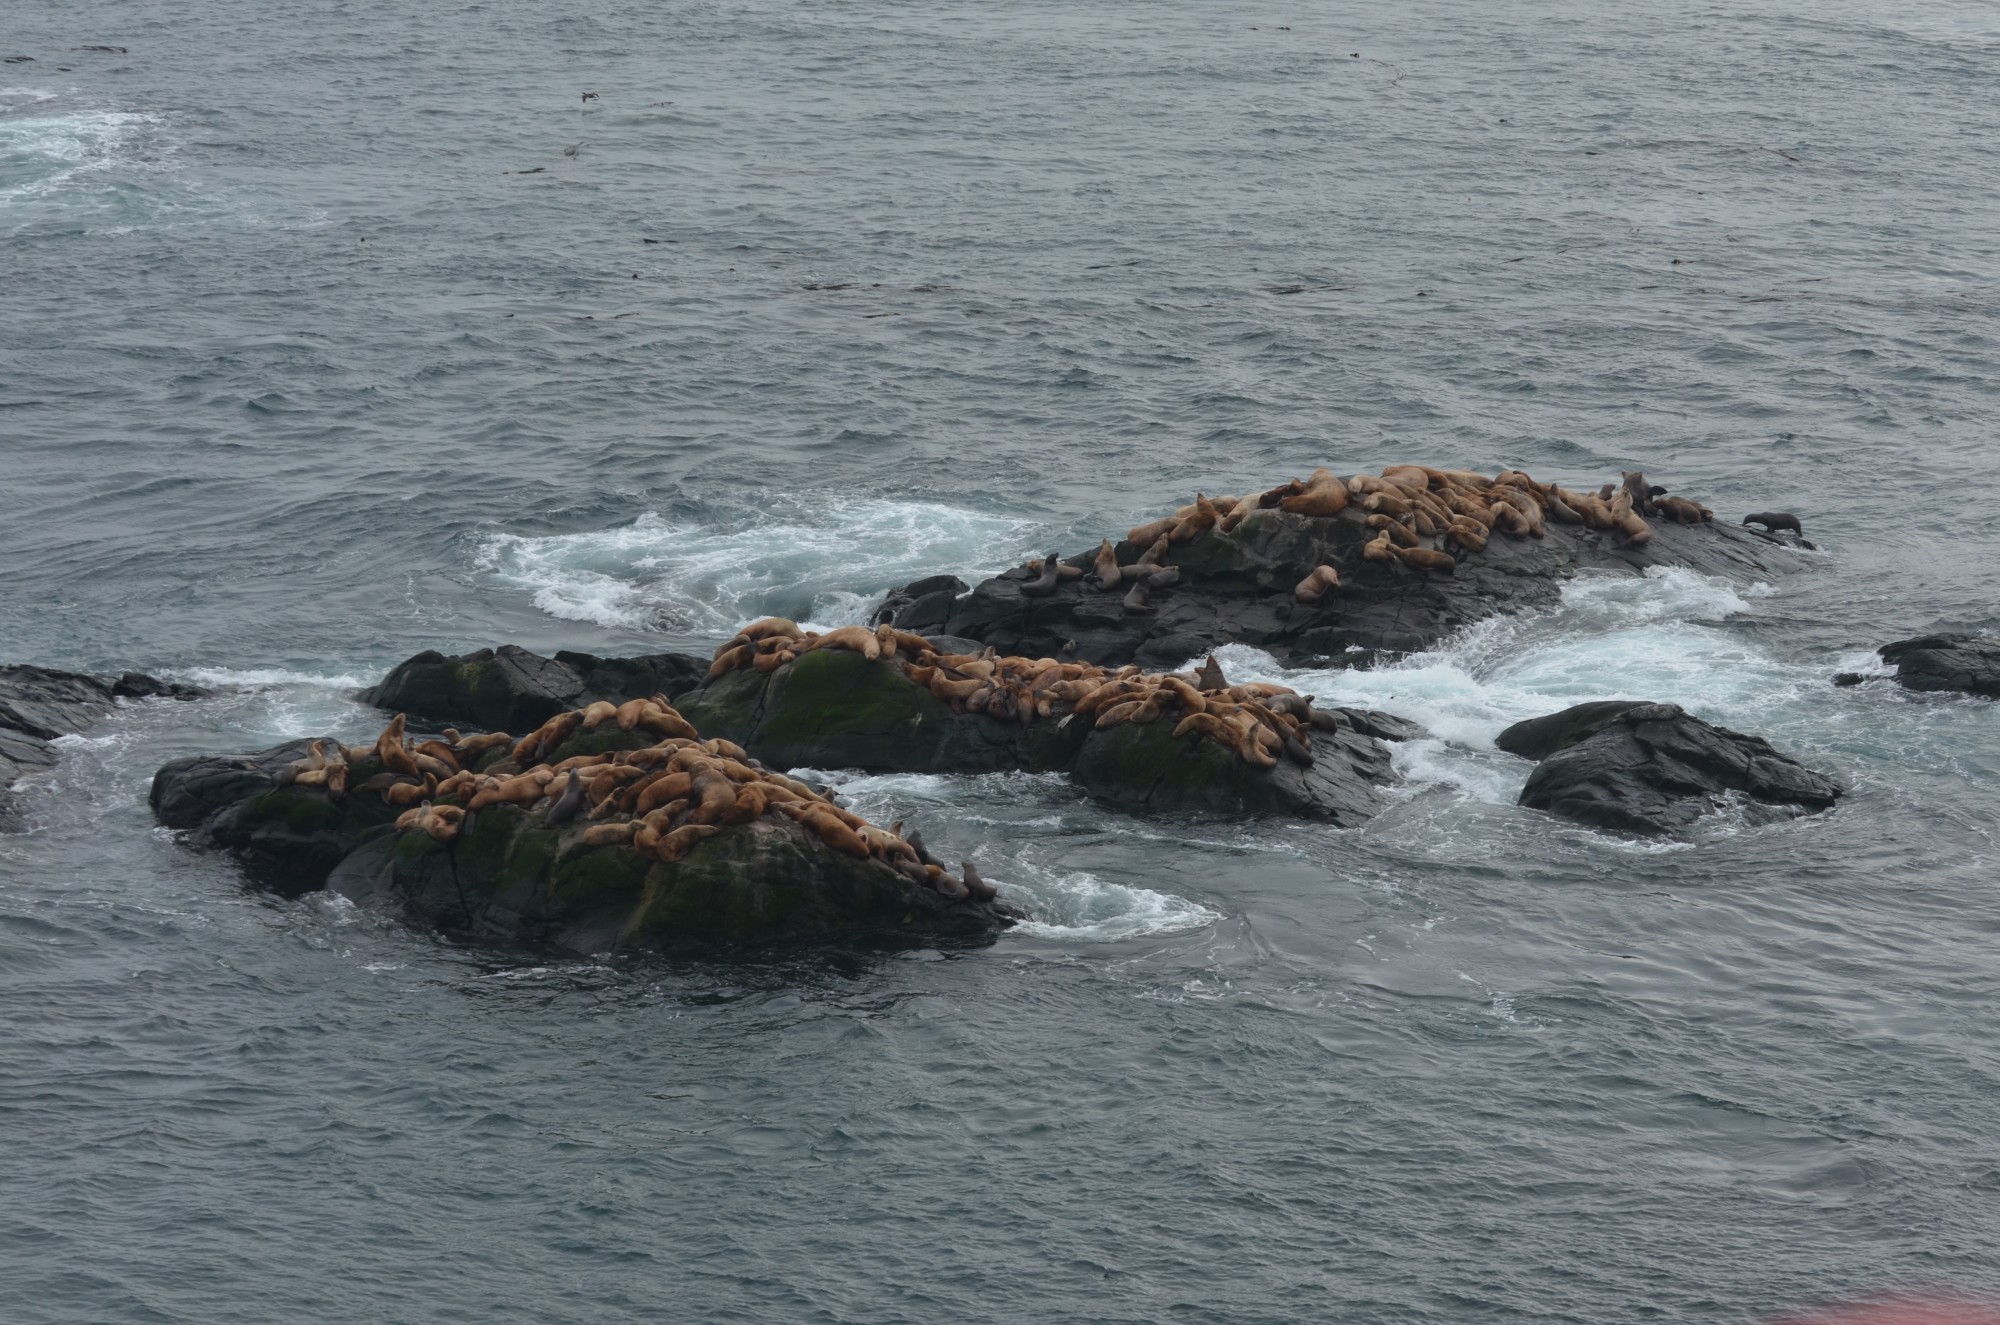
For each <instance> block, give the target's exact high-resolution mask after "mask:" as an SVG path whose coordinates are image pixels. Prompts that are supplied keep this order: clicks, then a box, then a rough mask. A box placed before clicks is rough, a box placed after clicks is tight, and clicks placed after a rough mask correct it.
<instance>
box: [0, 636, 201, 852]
mask: <svg viewBox="0 0 2000 1325" xmlns="http://www.w3.org/2000/svg"><path fill="white" fill-rule="evenodd" d="M207 693H208V692H207V691H206V690H203V689H201V688H200V687H199V686H188V685H176V684H174V683H173V682H170V681H162V680H160V679H159V678H158V677H154V676H148V675H146V674H145V673H144V672H126V673H124V674H123V675H122V676H117V677H109V676H92V675H89V674H87V673H83V672H64V671H58V670H57V669H55V668H52V667H34V666H28V665H16V666H11V667H0V832H19V831H20V830H21V828H22V827H23V824H22V822H21V819H20V815H19V812H18V809H17V808H16V806H15V805H14V800H13V795H12V791H11V789H12V787H13V785H14V783H15V781H16V780H17V779H18V778H20V777H21V776H22V775H24V774H27V773H32V772H37V771H39V770H42V769H46V768H49V767H52V766H53V765H54V764H55V762H56V751H55V749H54V747H53V745H52V744H51V742H53V741H55V740H57V739H58V738H60V737H63V736H76V735H80V734H82V733H83V732H85V731H88V730H89V729H90V728H91V727H92V726H93V725H94V724H96V723H97V722H98V721H99V720H100V719H102V718H103V717H104V716H105V715H106V714H108V713H110V712H111V711H112V710H113V709H115V708H117V707H118V701H119V700H121V699H199V698H201V697H202V696H203V695H205V694H207Z"/></svg>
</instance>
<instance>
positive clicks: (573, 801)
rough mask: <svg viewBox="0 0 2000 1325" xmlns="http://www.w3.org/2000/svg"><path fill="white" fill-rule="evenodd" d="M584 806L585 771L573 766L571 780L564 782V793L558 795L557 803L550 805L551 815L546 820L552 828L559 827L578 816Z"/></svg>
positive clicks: (570, 772)
mask: <svg viewBox="0 0 2000 1325" xmlns="http://www.w3.org/2000/svg"><path fill="white" fill-rule="evenodd" d="M582 808H583V773H582V771H581V770H579V769H574V768H572V769H571V770H570V771H569V781H568V782H566V783H564V784H563V792H562V795H560V796H558V797H556V802H555V804H553V805H551V806H549V817H548V819H547V821H546V822H547V824H548V826H549V827H551V828H559V827H561V826H562V825H563V824H566V823H568V822H569V821H570V820H572V819H574V818H576V812H577V811H578V810H580V809H582Z"/></svg>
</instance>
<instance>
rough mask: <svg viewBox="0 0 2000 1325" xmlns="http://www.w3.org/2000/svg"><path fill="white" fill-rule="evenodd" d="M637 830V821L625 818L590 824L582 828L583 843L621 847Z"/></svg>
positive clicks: (592, 845)
mask: <svg viewBox="0 0 2000 1325" xmlns="http://www.w3.org/2000/svg"><path fill="white" fill-rule="evenodd" d="M638 831H639V821H638V820H636V819H627V820H624V821H623V822H621V823H615V824H592V825H591V826H590V827H588V828H586V829H584V830H583V839H582V841H583V845H585V846H587V847H613V846H617V847H622V846H625V845H627V844H629V843H630V842H631V841H632V835H633V834H634V833H636V832H638Z"/></svg>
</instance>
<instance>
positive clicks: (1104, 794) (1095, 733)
mask: <svg viewBox="0 0 2000 1325" xmlns="http://www.w3.org/2000/svg"><path fill="white" fill-rule="evenodd" d="M677 707H678V708H679V709H680V710H681V712H682V713H683V714H684V715H685V716H686V717H688V719H689V720H690V721H692V722H694V723H695V724H696V725H697V726H699V727H700V728H701V729H702V730H703V731H705V732H713V733H714V734H716V735H718V736H725V737H727V738H729V739H730V740H733V741H735V742H737V743H738V744H739V745H742V746H743V747H744V748H745V749H747V750H749V751H750V753H751V754H753V755H755V756H756V757H757V758H758V759H761V760H763V761H765V762H766V763H769V764H771V765H773V766H774V767H778V768H797V767H809V768H857V769H861V770H864V771H867V772H874V773H988V772H998V771H1002V770H1009V769H1018V770H1022V771H1026V772H1065V773H1068V774H1069V775H1070V776H1071V779H1072V780H1073V781H1074V782H1075V783H1076V785H1077V786H1078V787H1079V788H1080V789H1082V790H1083V791H1085V792H1087V793H1088V794H1090V795H1092V796H1095V797H1098V798H1099V799H1102V800H1104V801H1106V802H1108V803H1110V804H1115V805H1118V806H1120V807H1122V808H1126V809H1132V810H1138V811H1146V812H1167V811H1174V812H1193V813H1200V814H1211V815H1241V814H1291V815H1296V816H1299V817H1304V818H1312V819H1323V820H1329V821H1332V822H1335V823H1339V824H1342V825H1353V824H1358V823H1361V822H1362V821H1364V820H1366V819H1367V818H1369V817H1371V816H1372V815H1373V814H1375V813H1376V812H1377V811H1378V810H1379V809H1380V808H1381V801H1380V796H1379V793H1378V792H1377V791H1376V789H1375V788H1376V786H1377V785H1378V784H1382V783H1387V782H1393V781H1394V780H1395V775H1394V773H1393V772H1392V770H1391V769H1390V758H1389V751H1388V748H1387V747H1386V746H1385V745H1383V744H1382V741H1383V740H1384V739H1387V740H1406V739H1409V738H1411V737H1413V736H1416V735H1420V734H1421V728H1419V727H1418V726H1417V725H1416V724H1415V723H1412V722H1409V721H1407V720H1405V719H1401V718H1396V717H1392V716H1390V715H1389V714H1386V713H1375V712H1372V711H1369V710H1360V709H1352V710H1350V709H1336V710H1328V711H1327V713H1328V715H1329V716H1330V717H1331V718H1332V719H1333V721H1332V723H1330V724H1329V725H1327V726H1325V727H1316V728H1314V729H1313V731H1312V734H1311V742H1312V755H1313V762H1312V764H1311V765H1309V766H1302V765H1298V764H1296V763H1293V762H1289V761H1287V762H1281V763H1279V764H1278V765H1277V766H1276V767H1275V768H1271V769H1263V768H1257V767H1253V766H1251V765H1248V764H1245V763H1244V762H1243V761H1242V760H1241V759H1240V758H1239V757H1238V756H1236V755H1235V754H1233V753H1232V752H1231V751H1229V750H1228V749H1226V748H1225V747H1223V746H1221V745H1217V744H1215V743H1213V742H1210V741H1204V740H1190V739H1184V738H1176V737H1174V735H1173V730H1174V727H1175V725H1176V724H1175V722H1174V721H1172V720H1170V719H1162V720H1160V721H1155V722H1151V723H1144V724H1140V723H1122V724H1119V725H1116V726H1112V727H1109V728H1105V729H1102V730H1100V729H1099V728H1098V727H1097V726H1096V725H1095V724H1096V718H1095V717H1094V716H1093V715H1090V714H1076V715H1072V716H1067V717H1061V716H1058V717H1054V718H1051V719H1042V720H1036V721H1032V722H1018V721H1009V720H1000V719H996V718H994V717H992V716H990V715H987V714H984V713H974V712H963V713H961V712H955V711H954V710H953V708H952V707H951V706H950V705H949V704H947V703H945V702H944V701H943V700H941V699H939V698H937V697H936V696H935V695H933V694H932V693H931V692H930V691H929V690H927V689H925V688H924V687H923V686H921V685H918V684H916V683H915V682H913V681H912V680H911V679H910V678H909V677H908V676H907V675H906V674H905V672H904V670H903V668H902V665H901V664H899V663H897V662H895V661H893V660H888V659H868V658H864V657H863V656H862V655H860V654H858V653H852V652H848V651H846V650H840V649H827V650H821V651H817V652H812V653H807V654H804V655H802V656H800V657H799V658H798V659H797V660H796V661H794V662H791V663H788V664H786V665H784V666H782V667H779V668H777V669H776V670H774V671H772V672H769V673H760V672H757V671H755V670H752V669H749V668H739V669H737V670H735V671H732V672H729V673H727V674H726V675H724V676H721V677H718V678H716V679H715V680H713V681H710V682H707V683H705V684H704V685H703V686H702V687H700V688H698V689H696V690H694V691H691V692H689V693H688V694H686V695H683V696H681V697H680V699H679V700H678V701H677Z"/></svg>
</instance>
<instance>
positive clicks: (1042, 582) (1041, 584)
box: [1021, 552, 1062, 598]
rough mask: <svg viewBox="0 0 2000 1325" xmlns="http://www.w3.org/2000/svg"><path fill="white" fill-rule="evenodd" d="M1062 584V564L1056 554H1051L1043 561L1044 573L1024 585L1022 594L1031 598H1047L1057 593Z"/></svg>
mask: <svg viewBox="0 0 2000 1325" xmlns="http://www.w3.org/2000/svg"><path fill="white" fill-rule="evenodd" d="M1061 583H1062V563H1061V562H1060V561H1059V560H1057V558H1056V554H1055V553H1053V552H1051V553H1049V555H1048V556H1047V557H1044V558H1043V559H1042V573H1041V575H1040V577H1039V578H1036V579H1033V580H1030V581H1028V582H1027V583H1026V584H1024V585H1022V586H1021V592H1022V593H1024V594H1026V595H1027V596H1028V597H1030V598H1047V597H1048V596H1049V595H1051V594H1053V593H1054V592H1055V591H1056V586H1057V585H1058V584H1061Z"/></svg>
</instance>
